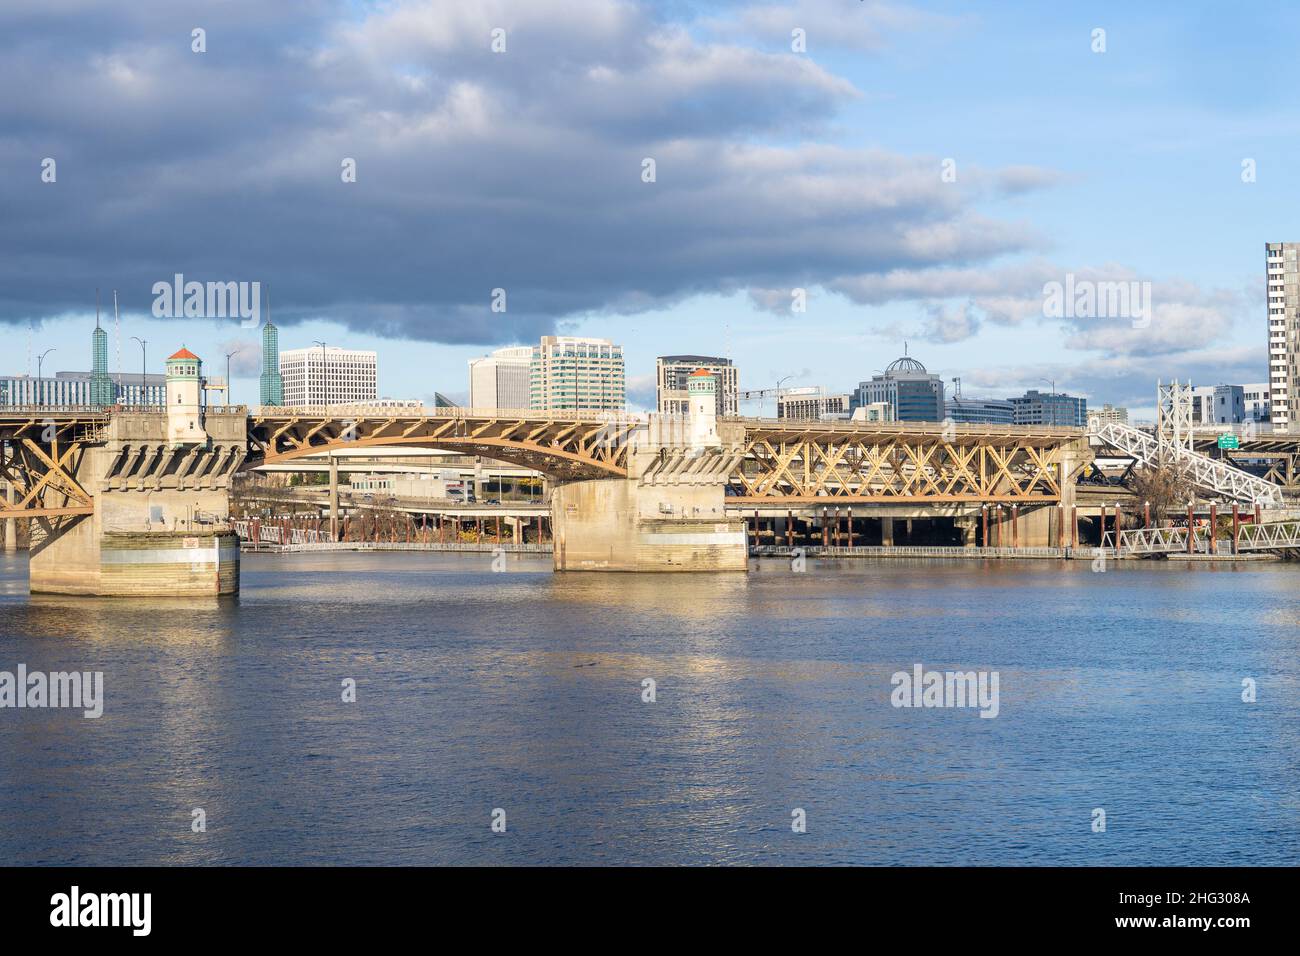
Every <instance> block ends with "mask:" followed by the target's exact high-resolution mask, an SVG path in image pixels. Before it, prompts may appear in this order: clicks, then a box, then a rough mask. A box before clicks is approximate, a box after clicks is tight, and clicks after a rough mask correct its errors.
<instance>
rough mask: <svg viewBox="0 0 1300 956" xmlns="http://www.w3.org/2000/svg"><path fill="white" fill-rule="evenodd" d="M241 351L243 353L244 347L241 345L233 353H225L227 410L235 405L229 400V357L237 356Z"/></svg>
mask: <svg viewBox="0 0 1300 956" xmlns="http://www.w3.org/2000/svg"><path fill="white" fill-rule="evenodd" d="M242 351H244V347H243V346H242V345H241V346H239V348H237V349H235V350H234V351H233V352H227V353H226V407H227V408H229V407H230V406H231V405H233V404H235V403H234V401H232V400H231V398H230V392H231V381H230V357H231V356H232V355H238V354H239V353H240V352H242Z"/></svg>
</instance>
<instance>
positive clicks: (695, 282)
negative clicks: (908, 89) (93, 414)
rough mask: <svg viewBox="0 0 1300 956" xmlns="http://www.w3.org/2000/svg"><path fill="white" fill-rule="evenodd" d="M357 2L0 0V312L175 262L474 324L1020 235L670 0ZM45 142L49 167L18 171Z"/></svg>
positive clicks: (518, 321) (897, 266) (796, 70)
mask: <svg viewBox="0 0 1300 956" xmlns="http://www.w3.org/2000/svg"><path fill="white" fill-rule="evenodd" d="M877 6H878V7H880V8H881V9H884V5H877ZM361 9H363V8H361V7H360V6H359V5H352V4H345V3H337V2H326V0H315V2H298V3H292V4H289V3H285V4H280V3H264V2H262V0H257V2H254V0H231V2H227V3H223V4H206V3H204V4H187V3H176V2H174V0H136V2H133V3H131V4H107V3H91V2H76V0H46V2H43V3H40V4H36V3H32V4H24V5H22V6H20V7H17V8H13V7H11V6H7V7H5V8H3V9H0V86H2V87H3V88H4V89H5V90H7V91H9V92H8V93H7V95H6V96H5V97H3V99H0V169H2V170H3V177H2V178H0V205H2V206H3V209H4V212H5V223H6V229H5V231H4V239H3V244H4V246H3V252H4V255H3V258H2V259H0V278H2V279H3V281H2V282H0V321H9V322H15V321H23V320H26V319H28V318H37V319H39V318H41V317H45V316H52V315H57V314H61V313H63V312H65V311H68V310H70V309H78V308H85V307H86V305H87V302H88V296H89V295H91V294H92V293H91V292H90V290H93V289H94V288H95V287H97V286H99V287H104V288H112V287H116V288H118V289H119V290H121V291H122V297H123V303H124V305H125V306H126V307H127V308H131V309H137V310H142V309H147V308H148V307H149V305H150V303H151V302H152V294H151V291H150V290H151V288H152V286H153V284H154V283H155V282H158V281H166V280H170V279H171V277H172V275H173V274H175V273H183V274H184V275H185V277H186V279H190V280H198V281H254V280H259V281H262V282H263V283H266V284H268V285H269V286H270V289H271V294H272V298H273V302H274V306H275V312H274V314H275V316H276V319H277V321H293V320H296V319H303V318H309V317H322V318H328V319H333V320H336V321H339V322H342V323H344V324H346V325H348V326H350V327H352V328H354V329H359V330H367V331H372V332H376V333H379V334H383V335H390V336H399V337H410V338H417V339H425V340H437V341H444V342H466V343H469V342H473V343H488V342H494V341H505V340H513V339H521V338H523V339H526V338H531V337H533V336H535V335H536V334H538V333H539V332H541V331H545V330H548V329H550V328H552V327H553V324H554V322H555V320H556V319H558V318H562V317H564V316H569V315H575V314H581V313H585V312H590V311H595V310H609V311H623V312H630V311H636V310H640V309H646V308H651V307H656V306H663V305H668V304H671V303H673V302H675V301H678V300H680V299H682V298H683V297H686V296H689V295H692V294H695V293H705V292H730V291H733V290H737V289H748V288H759V289H774V288H788V287H791V286H795V285H799V286H814V285H819V284H827V285H830V284H831V283H834V282H837V281H838V282H841V283H844V282H851V281H853V280H854V279H855V278H860V277H864V276H866V277H870V276H879V275H885V274H888V273H890V272H894V271H897V270H916V269H926V268H930V267H940V266H943V267H962V266H970V265H978V264H979V263H981V262H984V261H986V260H988V259H989V258H990V257H992V256H995V255H999V254H1002V253H1007V252H1016V251H1020V250H1023V249H1025V248H1028V247H1032V246H1033V245H1034V244H1035V243H1036V238H1035V236H1034V234H1033V232H1032V231H1031V230H1030V229H1028V228H1027V227H1025V226H1023V225H1021V224H1017V223H1008V222H1000V221H996V220H991V219H989V218H987V217H985V216H983V215H980V214H977V213H975V212H974V211H973V210H972V206H973V205H974V204H975V203H977V202H979V201H980V200H981V199H984V198H988V197H989V196H995V195H996V194H998V193H999V192H1000V191H1001V190H1002V188H1003V187H1004V186H1005V180H1006V177H1005V176H1004V177H1002V178H1001V179H1000V178H999V174H998V173H997V171H990V172H989V173H988V174H987V176H986V177H984V180H983V181H984V182H985V185H984V186H981V176H980V174H978V173H975V174H973V175H971V176H966V175H965V174H964V177H965V181H964V183H963V188H962V189H961V190H958V189H956V188H954V186H953V185H952V184H945V183H943V182H942V181H941V179H940V176H939V160H938V158H936V157H905V156H898V155H894V154H890V153H885V152H882V151H873V150H858V149H843V148H839V147H836V146H831V145H825V144H823V143H822V142H819V141H818V138H817V134H818V132H819V130H820V128H821V125H822V124H823V123H825V122H826V121H827V120H829V119H830V118H831V117H833V116H834V114H835V112H836V110H837V109H838V108H839V106H840V105H841V104H842V103H844V102H846V101H847V100H849V99H851V98H853V97H856V96H858V95H859V92H858V91H857V90H855V89H854V88H853V87H852V86H851V85H850V84H849V83H848V82H846V81H845V80H843V79H842V78H839V77H837V76H834V75H832V74H831V73H829V72H827V71H826V70H825V69H823V68H822V67H820V66H818V65H817V63H816V61H815V60H813V59H810V58H808V57H805V56H796V55H792V54H790V53H784V52H775V53H774V52H763V51H760V50H756V49H751V48H748V47H745V46H740V45H731V44H728V43H726V42H721V41H716V40H715V41H712V42H704V41H701V40H699V39H696V38H693V36H692V35H691V34H690V33H688V32H687V30H686V29H685V28H684V27H682V26H681V25H678V24H675V23H674V22H671V21H670V20H669V19H666V15H665V14H666V11H668V10H670V9H671V7H669V6H664V5H656V6H654V7H641V6H638V5H635V4H631V3H627V2H620V0H529V2H527V3H524V2H505V0H483V2H480V3H475V4H464V3H459V2H451V0H448V2H422V3H397V4H393V5H387V6H384V7H382V8H376V9H371V8H369V7H366V8H364V9H365V10H366V11H367V12H365V13H364V14H363V13H360V12H358V11H359V10H361ZM889 10H890V11H894V8H889ZM895 13H896V11H894V12H893V13H891V16H892V15H895ZM195 27H202V28H204V29H205V30H206V31H207V52H206V53H203V54H196V53H193V52H191V49H190V43H191V39H190V36H191V34H190V31H191V30H192V29H193V28H195ZM497 27H501V28H504V29H505V30H506V44H507V52H505V53H504V54H494V53H492V52H491V51H490V49H489V43H490V36H491V31H492V30H493V29H494V28H497ZM792 139H794V140H795V141H796V145H776V144H778V143H780V144H785V143H789V142H791V141H792ZM44 157H52V158H54V159H55V160H56V161H57V163H58V167H57V168H58V181H57V183H54V184H46V183H42V182H41V181H40V164H41V161H42V159H43V158H44ZM345 157H347V158H352V159H355V160H356V163H357V180H358V181H357V182H356V183H343V182H342V181H341V178H340V172H341V162H342V161H343V159H344V158H345ZM646 157H651V158H653V159H654V160H655V162H656V164H657V169H656V173H657V181H656V182H654V183H645V182H642V179H641V174H642V161H643V159H644V158H646ZM1008 175H1010V176H1011V177H1012V178H1013V179H1014V180H1015V181H1016V183H1017V184H1019V183H1030V184H1032V182H1033V181H1035V180H1036V178H1038V179H1042V180H1043V181H1047V179H1049V178H1050V177H1048V176H1047V174H1042V175H1041V176H1038V175H1037V174H1035V173H1034V172H1033V171H1026V170H1023V169H1018V170H1015V171H1013V172H1012V173H1010V174H1008ZM495 288H504V289H505V290H506V293H507V297H508V298H507V302H508V311H507V312H506V313H505V314H504V315H502V314H497V313H493V312H491V311H490V310H489V302H490V297H491V294H492V290H493V289H495Z"/></svg>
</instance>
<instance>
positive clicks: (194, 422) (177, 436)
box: [167, 348, 208, 446]
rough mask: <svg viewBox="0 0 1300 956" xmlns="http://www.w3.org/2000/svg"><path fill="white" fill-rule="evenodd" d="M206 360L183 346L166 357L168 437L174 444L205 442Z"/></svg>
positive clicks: (206, 437)
mask: <svg viewBox="0 0 1300 956" xmlns="http://www.w3.org/2000/svg"><path fill="white" fill-rule="evenodd" d="M202 376H203V360H202V359H200V358H199V357H198V356H197V355H195V354H194V353H193V352H191V351H190V350H189V349H186V348H182V349H181V350H180V351H179V352H177V353H176V354H175V355H173V356H172V357H171V358H169V359H168V360H167V440H168V441H169V442H170V443H171V444H172V445H173V446H176V445H205V444H207V441H208V434H207V432H205V431H204V430H203V405H202V403H201V402H200V400H199V390H200V384H201V379H202Z"/></svg>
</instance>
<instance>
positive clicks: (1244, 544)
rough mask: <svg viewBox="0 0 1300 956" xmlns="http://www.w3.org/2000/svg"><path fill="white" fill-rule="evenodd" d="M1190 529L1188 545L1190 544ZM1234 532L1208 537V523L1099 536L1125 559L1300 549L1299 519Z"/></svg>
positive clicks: (1108, 548) (1109, 548) (1250, 525)
mask: <svg viewBox="0 0 1300 956" xmlns="http://www.w3.org/2000/svg"><path fill="white" fill-rule="evenodd" d="M1189 532H1190V536H1191V537H1190V544H1189ZM1235 534H1236V542H1235V548H1234V540H1233V535H1231V534H1229V535H1227V536H1226V537H1225V536H1223V535H1222V534H1218V535H1215V536H1214V537H1211V534H1210V528H1209V526H1197V527H1193V528H1191V529H1189V528H1188V527H1187V526H1186V525H1184V526H1182V527H1176V528H1135V529H1133V530H1130V531H1120V532H1119V540H1118V543H1117V542H1116V539H1115V532H1113V531H1107V532H1106V533H1105V534H1104V535H1103V536H1102V546H1103V548H1105V549H1106V550H1109V551H1112V552H1113V553H1114V554H1115V556H1116V557H1120V558H1128V557H1138V556H1141V555H1155V554H1216V553H1217V554H1236V553H1239V552H1242V551H1291V550H1300V521H1278V522H1264V523H1261V524H1243V525H1241V526H1240V528H1239V529H1238V530H1237V531H1236V533H1235Z"/></svg>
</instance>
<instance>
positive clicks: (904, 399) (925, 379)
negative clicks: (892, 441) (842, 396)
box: [853, 354, 944, 422]
mask: <svg viewBox="0 0 1300 956" xmlns="http://www.w3.org/2000/svg"><path fill="white" fill-rule="evenodd" d="M876 403H888V404H889V405H890V406H891V407H892V408H893V409H894V420H895V421H900V422H941V421H943V419H944V390H943V379H941V378H940V377H939V376H938V375H934V374H932V373H930V372H928V371H926V368H925V366H924V365H923V364H921V363H920V362H919V361H917V360H916V359H914V358H912V357H911V356H909V355H906V354H904V355H903V356H902V357H900V358H897V359H895V360H894V361H892V362H890V363H889V365H888V366H887V367H886V368H885V370H884V372H882V373H880V374H879V375H873V376H872V378H871V381H869V382H862V383H860V384H859V385H858V387H857V389H856V390H855V391H854V393H853V407H854V408H862V407H865V406H868V405H873V404H876Z"/></svg>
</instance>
